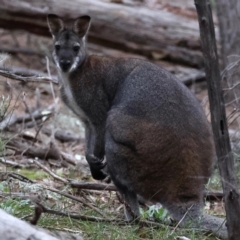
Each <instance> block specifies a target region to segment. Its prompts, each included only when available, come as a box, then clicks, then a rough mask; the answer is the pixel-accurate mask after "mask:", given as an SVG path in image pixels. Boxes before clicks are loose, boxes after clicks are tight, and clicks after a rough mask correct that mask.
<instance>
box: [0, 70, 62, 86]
mask: <svg viewBox="0 0 240 240" xmlns="http://www.w3.org/2000/svg"><path fill="white" fill-rule="evenodd" d="M0 75H1V76H3V77H6V78H10V79H13V80H17V81H22V82H47V83H48V82H52V83H54V84H58V81H56V80H55V79H52V78H49V77H44V76H43V77H40V76H29V77H22V76H20V75H16V74H14V73H12V72H9V71H5V70H0Z"/></svg>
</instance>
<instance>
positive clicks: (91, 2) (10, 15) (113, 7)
mask: <svg viewBox="0 0 240 240" xmlns="http://www.w3.org/2000/svg"><path fill="white" fill-rule="evenodd" d="M0 11H1V14H0V27H2V28H7V29H24V30H27V31H29V32H32V33H35V34H39V35H44V36H49V37H50V33H49V30H48V28H47V24H46V15H47V14H48V13H56V14H58V15H60V16H62V17H66V18H76V17H78V16H79V15H84V14H88V15H90V16H91V17H92V26H91V29H90V32H89V41H90V42H92V43H95V44H96V43H97V44H99V45H101V46H107V47H109V48H113V49H119V50H121V51H126V52H131V53H137V54H140V55H143V56H146V57H148V58H150V59H155V60H167V61H172V62H176V63H179V64H183V65H187V66H192V67H196V68H202V67H203V58H202V54H201V52H200V44H199V36H198V29H199V28H198V24H197V17H196V14H195V13H192V14H185V15H184V11H182V10H181V7H180V6H174V7H171V6H170V7H168V8H167V7H165V8H164V7H163V8H162V9H161V8H159V9H154V8H148V7H146V6H145V5H144V6H143V5H136V6H133V7H131V6H126V5H123V4H116V3H111V2H106V1H100V0H72V1H68V3H67V4H66V1H65V0H58V1H56V0H41V1H39V0H21V1H14V0H2V4H1V5H0Z"/></svg>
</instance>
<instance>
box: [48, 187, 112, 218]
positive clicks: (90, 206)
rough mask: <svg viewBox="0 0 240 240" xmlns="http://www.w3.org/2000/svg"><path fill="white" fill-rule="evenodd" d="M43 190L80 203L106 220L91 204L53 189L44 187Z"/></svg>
mask: <svg viewBox="0 0 240 240" xmlns="http://www.w3.org/2000/svg"><path fill="white" fill-rule="evenodd" d="M45 189H47V190H49V191H52V192H55V193H58V194H60V195H62V196H65V197H67V198H70V199H72V200H75V201H77V202H80V203H82V204H84V205H85V206H87V207H89V208H91V209H92V210H94V211H95V212H97V213H99V214H100V215H101V216H103V217H105V218H107V217H106V216H105V214H103V213H102V212H101V211H100V210H99V209H97V208H95V207H94V206H92V205H91V204H89V203H87V202H85V201H83V200H82V199H80V198H78V197H75V196H72V195H70V194H68V193H64V192H61V191H58V190H57V189H54V188H49V187H45Z"/></svg>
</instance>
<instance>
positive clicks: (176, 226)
mask: <svg viewBox="0 0 240 240" xmlns="http://www.w3.org/2000/svg"><path fill="white" fill-rule="evenodd" d="M192 207H193V205H192V206H191V207H190V208H188V210H187V211H186V212H185V214H184V215H183V217H182V218H181V219H180V221H179V222H178V223H177V225H176V226H175V227H174V229H173V230H172V232H171V233H170V235H172V234H173V233H174V232H175V231H176V229H177V228H178V226H179V225H180V224H181V223H182V221H183V220H184V219H185V217H186V216H187V214H188V212H189V211H190V210H191V209H192Z"/></svg>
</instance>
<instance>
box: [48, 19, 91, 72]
mask: <svg viewBox="0 0 240 240" xmlns="http://www.w3.org/2000/svg"><path fill="white" fill-rule="evenodd" d="M90 21H91V18H90V17H89V16H87V15H85V16H81V17H79V18H77V19H75V21H74V22H73V23H72V25H71V26H69V25H68V24H67V25H68V26H65V22H64V21H63V20H62V19H61V18H60V17H58V16H57V15H55V14H49V15H48V17H47V22H48V26H49V30H50V32H51V33H52V36H53V39H54V50H53V53H52V56H53V61H54V62H55V64H56V65H57V67H58V69H60V70H61V71H63V72H65V73H67V72H72V71H74V70H75V69H76V68H77V67H78V66H79V65H81V64H82V62H83V60H84V58H85V57H86V52H87V50H86V44H85V36H86V34H87V32H88V29H89V27H90Z"/></svg>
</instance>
